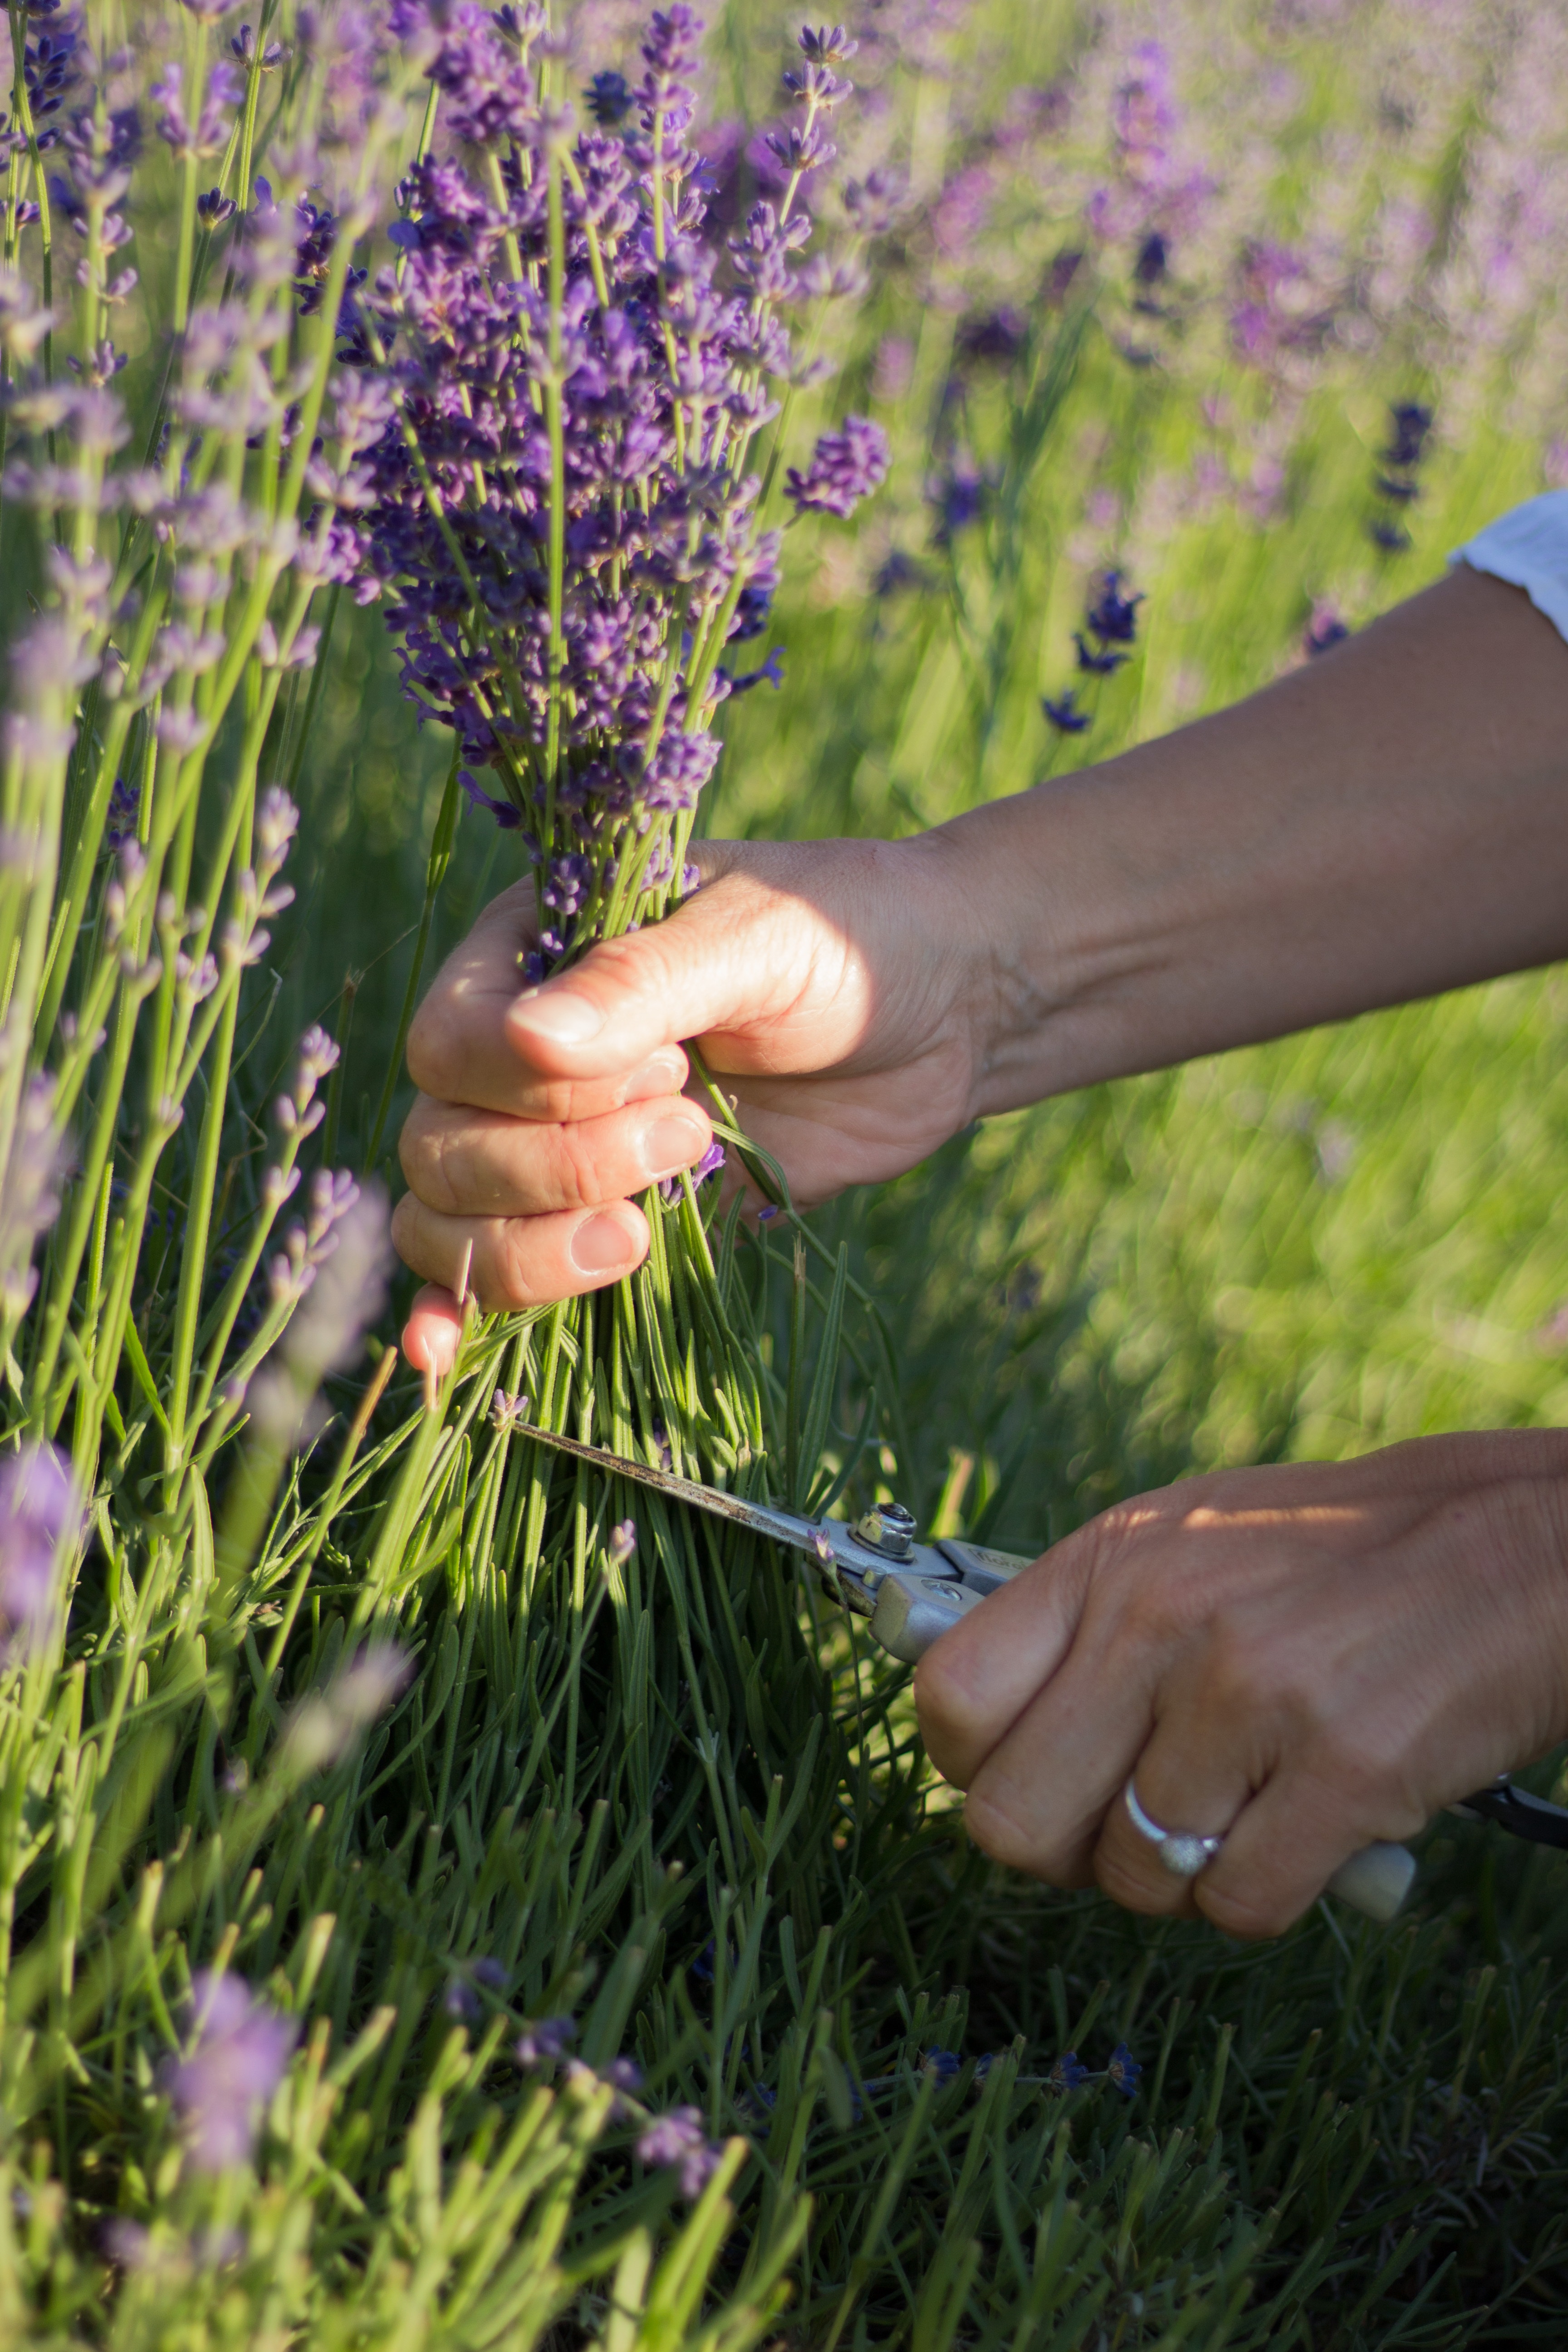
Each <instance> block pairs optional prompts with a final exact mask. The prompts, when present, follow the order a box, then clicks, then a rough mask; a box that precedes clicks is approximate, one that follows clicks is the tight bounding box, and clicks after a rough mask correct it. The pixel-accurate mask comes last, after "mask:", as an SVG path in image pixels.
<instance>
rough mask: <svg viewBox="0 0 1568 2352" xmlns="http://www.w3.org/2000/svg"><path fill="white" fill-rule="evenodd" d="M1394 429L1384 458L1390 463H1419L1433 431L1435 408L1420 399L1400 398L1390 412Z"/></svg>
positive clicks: (1390, 420) (1411, 465) (1416, 464)
mask: <svg viewBox="0 0 1568 2352" xmlns="http://www.w3.org/2000/svg"><path fill="white" fill-rule="evenodd" d="M1388 418H1389V424H1390V425H1391V426H1392V428H1393V431H1392V436H1391V438H1390V441H1389V444H1388V446H1387V448H1386V449H1385V450H1384V453H1383V455H1384V461H1385V462H1386V463H1387V464H1388V465H1390V466H1405V467H1413V466H1418V465H1419V464H1420V463H1421V460H1422V458H1423V457H1424V456H1425V455H1426V440H1427V436H1428V435H1429V434H1430V433H1431V430H1432V411H1431V410H1430V409H1429V408H1428V407H1426V405H1425V404H1424V403H1423V402H1421V401H1418V400H1399V401H1395V402H1394V403H1393V404H1392V405H1391V407H1390V409H1389V412H1388Z"/></svg>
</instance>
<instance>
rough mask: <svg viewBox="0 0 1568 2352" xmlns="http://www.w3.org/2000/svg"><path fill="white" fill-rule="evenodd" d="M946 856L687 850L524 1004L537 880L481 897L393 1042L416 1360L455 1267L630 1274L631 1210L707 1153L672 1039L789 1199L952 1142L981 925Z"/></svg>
mask: <svg viewBox="0 0 1568 2352" xmlns="http://www.w3.org/2000/svg"><path fill="white" fill-rule="evenodd" d="M942 841H943V836H942V835H923V836H921V838H920V839H919V840H916V841H910V842H904V843H897V844H895V843H889V842H848V841H835V842H802V843H778V844H767V845H762V844H739V843H718V842H705V843H701V844H699V845H696V847H695V850H694V853H693V854H694V855H695V856H696V857H697V858H698V860H699V862H700V866H701V869H702V873H703V877H704V879H703V887H702V888H701V889H700V892H699V893H698V894H697V895H696V896H695V897H694V898H690V899H689V900H688V901H687V902H686V904H685V905H684V906H682V907H681V908H679V910H678V911H677V912H676V913H675V914H674V915H672V916H671V917H670V919H668V921H667V922H664V923H660V924H658V925H655V926H651V927H650V928H648V929H645V930H642V931H638V932H636V933H634V934H632V935H631V936H629V937H626V938H625V939H618V940H607V941H605V943H604V944H602V945H601V946H598V947H596V948H594V949H593V950H591V951H590V952H589V954H588V955H587V956H585V957H584V960H583V961H582V962H581V963H578V964H575V965H574V966H573V967H572V968H571V969H570V970H569V971H564V972H562V973H561V974H559V976H557V977H556V978H554V979H552V980H551V981H549V982H546V983H545V985H544V986H543V987H542V988H538V989H523V988H521V986H520V982H519V971H518V960H519V957H520V955H521V952H522V951H523V950H524V949H525V948H527V947H528V946H529V945H530V944H531V940H532V935H533V928H534V925H533V891H532V887H531V884H526V883H519V884H517V885H515V886H514V887H512V888H511V889H510V890H508V891H505V892H504V893H503V894H502V895H501V897H500V898H497V899H496V900H494V901H493V903H492V904H491V905H490V906H489V907H488V908H486V910H485V912H484V914H483V915H482V916H481V917H480V918H479V922H478V923H477V924H476V925H475V927H474V929H473V930H472V932H471V933H470V934H469V936H468V939H467V940H464V942H463V944H462V945H461V946H460V947H459V948H458V949H457V950H456V951H455V952H454V953H453V954H452V955H451V956H450V957H449V958H448V959H447V963H446V964H445V966H444V967H443V969H442V971H441V972H440V973H439V975H438V976H437V980H436V982H435V984H434V986H433V987H432V988H431V990H430V992H429V994H428V995H427V996H426V999H425V1002H424V1003H423V1004H422V1005H421V1006H420V1008H419V1012H418V1014H417V1016H416V1020H415V1023H414V1026H413V1029H412V1032H411V1034H410V1036H409V1041H408V1066H409V1068H410V1071H411V1072H412V1074H413V1076H414V1079H415V1082H416V1085H417V1086H418V1087H419V1088H420V1093H419V1097H418V1099H417V1100H416V1104H415V1106H414V1108H413V1110H412V1111H411V1112H410V1114H409V1117H408V1119H407V1122H406V1124H405V1128H404V1130H403V1135H402V1139H401V1143H400V1147H399V1149H400V1152H401V1157H402V1161H403V1168H404V1172H405V1175H406V1177H407V1179H408V1183H409V1187H410V1189H409V1191H408V1192H406V1193H405V1195H404V1197H403V1199H402V1200H401V1201H400V1202H398V1204H397V1209H396V1213H395V1217H394V1220H393V1237H394V1239H395V1242H396V1244H397V1247H398V1250H399V1251H400V1253H401V1254H402V1255H403V1257H404V1258H405V1261H406V1262H407V1264H408V1265H411V1266H412V1267H413V1268H414V1270H415V1272H416V1273H417V1274H420V1275H423V1276H426V1282H427V1284H428V1287H427V1288H426V1289H425V1290H423V1291H422V1292H421V1293H420V1294H419V1297H418V1298H417V1299H416V1304H415V1307H414V1312H413V1314H412V1316H411V1318H410V1320H409V1323H408V1327H407V1329H406V1331H405V1350H406V1353H407V1355H408V1358H409V1360H410V1361H411V1362H412V1363H414V1364H416V1366H418V1367H420V1368H424V1367H426V1366H428V1367H429V1368H430V1369H431V1370H435V1371H437V1372H441V1371H445V1370H447V1368H448V1367H449V1366H450V1364H451V1362H452V1360H453V1359H454V1356H455V1354H456V1349H457V1343H458V1332H459V1329H460V1313H459V1308H458V1301H457V1299H456V1297H455V1296H454V1295H453V1294H454V1289H455V1286H456V1285H457V1284H458V1281H459V1280H460V1278H461V1276H462V1274H463V1270H464V1268H465V1266H466V1268H467V1272H468V1286H469V1287H470V1288H471V1290H472V1291H473V1293H474V1295H475V1297H477V1298H478V1300H479V1305H480V1306H481V1307H486V1308H493V1307H524V1306H531V1305H533V1304H535V1303H536V1302H538V1301H541V1300H546V1299H555V1298H563V1297H571V1296H573V1295H574V1294H575V1293H577V1292H579V1291H584V1290H592V1289H596V1288H599V1287H601V1286H603V1285H605V1284H607V1283H610V1282H615V1281H617V1280H618V1279H619V1278H620V1277H621V1276H623V1275H626V1274H629V1273H630V1272H631V1270H632V1269H633V1267H634V1266H636V1265H637V1264H638V1263H639V1262H640V1260H641V1259H642V1257H643V1255H644V1254H645V1252H646V1251H647V1239H648V1235H647V1220H646V1218H645V1217H644V1215H643V1213H642V1211H641V1209H639V1208H638V1207H637V1203H636V1201H635V1200H634V1199H633V1198H632V1195H634V1194H635V1193H637V1192H642V1191H644V1190H645V1189H646V1188H647V1186H648V1185H649V1184H650V1183H652V1182H654V1181H657V1180H658V1178H660V1177H663V1176H668V1175H672V1174H674V1173H675V1171H677V1170H678V1169H680V1168H688V1167H690V1166H692V1165H693V1164H694V1163H695V1162H696V1161H697V1160H699V1159H700V1157H701V1155H702V1153H703V1151H704V1150H706V1149H707V1147H708V1145H709V1143H710V1140H711V1138H712V1129H711V1126H710V1121H709V1118H708V1115H707V1112H706V1110H705V1109H704V1108H703V1106H702V1100H701V1098H700V1097H696V1096H695V1095H694V1093H692V1092H687V1093H683V1092H682V1089H683V1087H685V1086H686V1083H687V1078H688V1064H687V1057H686V1055H685V1054H684V1053H683V1052H682V1050H681V1041H682V1040H683V1039H687V1038H698V1039H700V1043H701V1049H702V1053H703V1055H704V1058H705V1060H706V1062H707V1065H708V1067H709V1069H710V1071H711V1072H712V1073H713V1074H714V1076H716V1077H718V1078H720V1079H721V1082H722V1084H723V1087H724V1091H725V1092H726V1094H731V1095H732V1096H733V1097H735V1099H736V1103H737V1109H738V1118H739V1123H740V1124H741V1126H742V1127H743V1128H744V1129H745V1130H746V1132H747V1133H748V1135H751V1136H753V1137H754V1138H755V1139H756V1140H757V1141H758V1142H759V1143H761V1144H762V1145H763V1146H764V1148H765V1149H766V1150H769V1151H771V1152H772V1153H773V1156H774V1157H775V1158H776V1159H777V1160H779V1162H780V1163H781V1165H782V1166H783V1168H784V1171H785V1173H786V1175H787V1176H788V1178H789V1181H790V1185H791V1189H792V1192H793V1194H794V1197H795V1201H796V1202H797V1203H798V1204H800V1205H802V1206H809V1205H811V1204H812V1203H813V1202H818V1201H823V1200H826V1199H827V1198H828V1197H829V1196H830V1195H831V1194H832V1193H834V1192H838V1191H840V1190H841V1189H842V1188H843V1187H844V1186H845V1185H847V1184H863V1183H873V1182H876V1181H879V1180H880V1179H882V1178H884V1177H888V1176H892V1175H896V1174H898V1173H900V1171H902V1170H904V1169H906V1168H910V1167H912V1166H913V1165H914V1164H915V1162H916V1161H917V1160H921V1159H923V1158H924V1157H925V1156H926V1155H927V1153H928V1152H930V1151H932V1150H935V1148H936V1146H937V1145H938V1144H940V1143H942V1141H944V1140H945V1139H946V1138H947V1137H948V1136H949V1135H951V1134H952V1133H953V1132H954V1130H955V1129H958V1128H959V1127H961V1126H963V1124H964V1123H965V1121H966V1120H967V1119H968V1118H970V1117H971V1115H972V1101H973V1089H974V1083H975V1071H976V1066H977V1061H978V1058H979V1052H980V1049H979V1047H978V1045H977V1038H978V1036H979V1032H980V1022H981V1017H982V1006H981V1004H980V1002H979V1000H980V998H981V997H982V996H983V994H984V983H983V982H981V981H978V980H977V978H976V971H977V956H976V951H975V946H974V944H973V943H975V942H978V941H980V940H984V936H985V927H984V919H983V916H982V915H981V914H979V913H978V912H973V911H972V910H970V909H968V908H966V906H965V903H964V893H963V884H962V881H961V879H960V876H959V871H958V868H957V865H956V862H955V861H954V860H953V859H952V858H951V857H950V856H948V855H947V854H946V853H945V852H944V849H943V847H942Z"/></svg>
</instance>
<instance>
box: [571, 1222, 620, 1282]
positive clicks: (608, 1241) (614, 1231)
mask: <svg viewBox="0 0 1568 2352" xmlns="http://www.w3.org/2000/svg"><path fill="white" fill-rule="evenodd" d="M631 1255H632V1245H631V1243H630V1242H629V1241H628V1240H627V1238H626V1233H625V1231H624V1230H623V1228H622V1226H621V1225H620V1223H619V1222H618V1221H617V1220H616V1218H615V1217H585V1218H584V1221H583V1223H581V1224H580V1225H579V1226H578V1228H577V1230H576V1232H575V1233H574V1234H573V1236H572V1263H573V1265H574V1266H575V1267H576V1269H577V1271H578V1273H579V1274H613V1273H614V1271H615V1269H616V1267H617V1266H621V1265H626V1260H627V1259H628V1258H629V1257H630V1256H631Z"/></svg>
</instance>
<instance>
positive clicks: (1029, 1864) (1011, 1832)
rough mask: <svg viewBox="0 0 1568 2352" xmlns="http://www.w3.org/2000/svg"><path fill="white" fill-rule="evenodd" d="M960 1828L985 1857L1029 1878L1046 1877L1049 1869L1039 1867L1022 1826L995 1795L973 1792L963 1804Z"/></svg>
mask: <svg viewBox="0 0 1568 2352" xmlns="http://www.w3.org/2000/svg"><path fill="white" fill-rule="evenodd" d="M963 1826H964V1828H965V1829H966V1830H967V1832H969V1835H970V1836H971V1837H972V1838H973V1841H974V1843H975V1844H976V1845H977V1846H978V1847H979V1848H980V1851H981V1853H984V1854H988V1855H989V1856H990V1858H991V1860H992V1861H993V1862H1000V1863H1005V1864H1006V1865H1007V1866H1008V1868H1009V1869H1012V1870H1022V1871H1026V1872H1027V1873H1028V1874H1030V1876H1032V1877H1036V1878H1044V1877H1047V1876H1049V1872H1048V1870H1047V1869H1046V1868H1043V1867H1042V1866H1041V1862H1040V1858H1039V1856H1038V1855H1037V1853H1036V1851H1035V1847H1034V1842H1033V1840H1032V1839H1031V1838H1030V1837H1029V1835H1028V1832H1027V1830H1026V1827H1025V1825H1024V1824H1023V1823H1022V1822H1018V1821H1017V1820H1016V1819H1015V1817H1014V1815H1013V1814H1012V1812H1011V1811H1009V1810H1008V1809H1007V1808H1006V1807H1005V1805H1000V1804H998V1803H997V1801H996V1799H995V1798H994V1796H992V1795H989V1794H987V1793H985V1792H984V1791H982V1790H974V1789H972V1790H970V1792H969V1794H968V1796H967V1797H966V1798H965V1799H964V1801H963Z"/></svg>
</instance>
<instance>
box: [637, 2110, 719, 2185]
mask: <svg viewBox="0 0 1568 2352" xmlns="http://www.w3.org/2000/svg"><path fill="white" fill-rule="evenodd" d="M723 2153H724V2150H723V2147H722V2146H721V2143H720V2142H719V2141H717V2140H710V2138H709V2137H708V2131H707V2126H706V2125H705V2123H704V2121H703V2116H702V2110H701V2108H700V2107H672V2108H671V2109H670V2111H669V2113H668V2115H664V2116H658V2118H657V2120H656V2121H655V2122H653V2123H651V2124H650V2125H649V2126H648V2127H647V2131H645V2132H644V2133H643V2135H642V2137H641V2138H640V2139H639V2140H638V2141H637V2155H638V2157H639V2158H640V2159H641V2161H642V2162H643V2163H644V2164H647V2165H657V2166H659V2167H661V2168H663V2169H665V2170H667V2171H671V2172H678V2173H679V2176H680V2193H681V2195H682V2196H683V2197H697V2196H700V2194H701V2192H702V2190H703V2189H705V2188H706V2186H707V2184H708V2182H709V2181H710V2179H712V2177H713V2174H714V2173H715V2172H716V2171H717V2170H718V2168H719V2163H720V2160H721V2158H722V2156H723Z"/></svg>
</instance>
